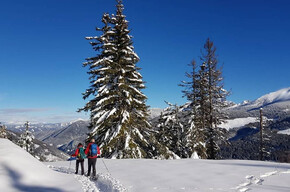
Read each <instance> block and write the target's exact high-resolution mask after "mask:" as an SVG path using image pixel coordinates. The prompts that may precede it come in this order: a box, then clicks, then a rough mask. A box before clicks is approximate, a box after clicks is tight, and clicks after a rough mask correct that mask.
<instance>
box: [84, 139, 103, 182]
mask: <svg viewBox="0 0 290 192" xmlns="http://www.w3.org/2000/svg"><path fill="white" fill-rule="evenodd" d="M85 154H86V155H87V157H88V174H87V176H90V175H91V169H93V177H96V163H97V157H98V155H99V154H100V149H99V147H98V145H97V144H96V143H95V139H91V142H90V143H89V144H88V146H87V148H86V150H85Z"/></svg>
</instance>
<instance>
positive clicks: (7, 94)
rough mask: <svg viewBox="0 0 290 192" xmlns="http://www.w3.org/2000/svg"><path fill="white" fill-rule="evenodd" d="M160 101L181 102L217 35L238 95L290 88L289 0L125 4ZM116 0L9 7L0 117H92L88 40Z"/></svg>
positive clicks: (16, 2)
mask: <svg viewBox="0 0 290 192" xmlns="http://www.w3.org/2000/svg"><path fill="white" fill-rule="evenodd" d="M124 5H125V11H124V13H125V15H126V16H127V20H129V21H130V24H129V27H130V29H132V32H131V35H133V36H134V38H133V42H134V47H135V51H136V53H137V54H138V55H139V57H140V58H141V61H140V62H139V63H138V66H139V67H141V68H142V70H141V74H142V75H143V77H144V80H145V81H146V82H147V83H146V85H147V89H146V90H144V92H145V94H146V95H147V97H148V101H147V104H148V105H150V106H151V107H165V103H164V100H167V101H169V102H171V103H178V104H182V103H184V102H185V99H184V98H182V93H181V88H180V87H178V86H177V85H178V84H179V83H180V81H181V80H185V79H186V78H185V76H184V73H185V72H186V71H189V70H190V68H189V67H188V66H187V64H188V63H190V62H191V60H192V59H196V60H197V61H198V58H199V56H200V50H201V48H202V47H203V44H204V42H205V40H206V38H207V37H209V38H211V39H212V40H213V41H214V43H215V45H216V47H217V53H218V55H219V61H220V64H223V65H224V71H223V72H224V73H223V75H224V77H225V81H224V82H225V88H226V89H231V91H232V95H231V96H230V97H229V100H232V101H234V102H241V101H243V100H254V99H256V98H258V97H260V96H262V95H264V94H266V93H269V92H272V91H276V90H278V89H281V88H285V87H289V86H290V75H289V73H290V62H289V60H290V49H289V44H290V24H289V22H290V11H289V10H290V1H288V0H276V1H272V0H264V1H262V0H243V1H232V0H203V1H200V0H170V1H168V0H158V1H156V0H147V1H144V0H134V1H132V0H124ZM114 6H115V1H114V0H86V1H80V0H78V1H77V0H41V1H39V0H26V1H23V0H10V1H3V2H1V7H0V27H1V33H0V34H1V35H0V50H1V53H0V64H1V68H0V121H17V120H18V121H20V120H28V121H32V122H33V121H47V122H61V121H68V120H72V119H76V118H78V117H82V118H85V117H86V116H85V114H78V113H76V112H75V111H76V110H77V109H78V108H80V107H82V106H83V105H84V104H85V102H86V101H83V100H82V95H81V93H82V92H84V91H85V89H86V88H87V87H88V86H89V81H88V75H87V74H86V71H87V69H86V68H83V67H82V62H84V61H85V58H86V57H91V56H94V54H95V53H94V51H93V50H92V48H91V46H90V44H89V42H88V41H86V40H85V39H84V37H86V36H91V35H92V36H95V35H97V33H96V31H95V27H97V26H101V24H102V23H101V17H102V14H103V13H104V12H109V13H114V11H115V7H114Z"/></svg>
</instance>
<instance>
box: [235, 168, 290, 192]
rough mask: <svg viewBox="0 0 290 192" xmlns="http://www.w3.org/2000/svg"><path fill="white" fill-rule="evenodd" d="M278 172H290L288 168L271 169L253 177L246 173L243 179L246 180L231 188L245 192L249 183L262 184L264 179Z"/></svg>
mask: <svg viewBox="0 0 290 192" xmlns="http://www.w3.org/2000/svg"><path fill="white" fill-rule="evenodd" d="M278 174H290V169H289V170H287V171H280V172H278V171H271V172H267V173H264V174H261V175H260V176H259V177H255V176H254V175H247V176H246V177H245V179H246V180H247V181H246V182H244V183H241V184H239V185H238V186H237V187H235V188H232V189H236V191H238V192H246V191H250V190H251V185H262V184H263V182H264V181H265V180H264V179H265V178H267V177H270V176H273V175H278Z"/></svg>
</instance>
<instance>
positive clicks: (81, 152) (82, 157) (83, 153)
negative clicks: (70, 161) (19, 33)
mask: <svg viewBox="0 0 290 192" xmlns="http://www.w3.org/2000/svg"><path fill="white" fill-rule="evenodd" d="M77 158H78V159H85V158H86V154H85V151H84V148H82V147H81V148H79V153H78V155H77Z"/></svg>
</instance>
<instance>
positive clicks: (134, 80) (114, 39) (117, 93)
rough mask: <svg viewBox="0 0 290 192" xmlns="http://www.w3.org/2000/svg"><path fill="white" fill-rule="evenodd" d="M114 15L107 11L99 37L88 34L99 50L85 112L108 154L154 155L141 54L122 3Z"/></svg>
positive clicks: (91, 60) (89, 63)
mask: <svg viewBox="0 0 290 192" xmlns="http://www.w3.org/2000/svg"><path fill="white" fill-rule="evenodd" d="M116 7H117V11H116V14H115V15H114V14H113V15H109V14H104V15H103V19H102V22H103V23H104V27H103V28H97V30H98V31H100V32H101V35H100V36H96V37H87V39H88V40H90V41H91V42H90V43H91V45H92V46H93V49H95V50H96V51H97V52H98V54H97V56H95V57H92V58H88V59H87V62H86V63H84V66H89V72H88V74H89V75H90V80H91V81H90V83H91V85H90V87H89V88H88V89H87V90H86V92H85V93H84V99H88V98H89V97H90V98H91V99H90V101H89V102H88V103H87V104H86V105H85V106H84V108H82V109H80V110H84V111H90V112H91V117H90V119H91V125H90V127H91V130H92V131H91V133H90V135H89V138H91V137H95V138H96V141H97V143H98V144H99V145H100V147H101V148H102V154H103V155H104V156H105V157H108V158H152V157H153V156H155V155H156V151H155V152H154V147H153V144H152V142H154V141H155V139H154V138H152V134H151V131H150V124H149V123H148V121H147V117H148V107H147V106H146V104H145V101H146V99H147V98H146V96H145V95H144V94H143V93H142V89H144V88H145V85H144V82H143V80H142V76H141V74H140V73H139V70H140V68H139V67H137V66H136V64H137V62H138V61H139V57H138V56H137V54H136V53H135V52H134V47H133V42H132V40H131V38H132V37H131V36H130V30H129V29H128V21H127V20H126V19H125V15H124V14H123V4H122V1H121V0H118V1H117V6H116Z"/></svg>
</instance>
